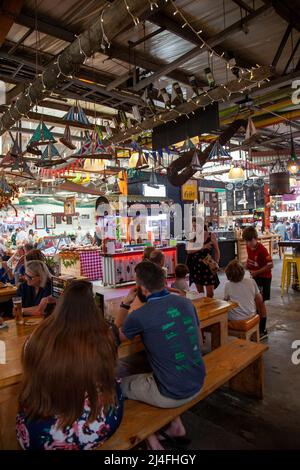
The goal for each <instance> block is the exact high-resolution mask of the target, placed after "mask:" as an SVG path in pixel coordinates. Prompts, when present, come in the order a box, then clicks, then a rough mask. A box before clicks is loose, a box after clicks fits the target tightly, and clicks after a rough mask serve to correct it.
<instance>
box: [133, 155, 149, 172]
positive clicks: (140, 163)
mask: <svg viewBox="0 0 300 470" xmlns="http://www.w3.org/2000/svg"><path fill="white" fill-rule="evenodd" d="M135 168H136V169H137V170H142V169H144V168H149V165H148V163H147V160H146V158H145V155H144V153H143V152H140V154H139V158H138V161H137V163H136V167H135Z"/></svg>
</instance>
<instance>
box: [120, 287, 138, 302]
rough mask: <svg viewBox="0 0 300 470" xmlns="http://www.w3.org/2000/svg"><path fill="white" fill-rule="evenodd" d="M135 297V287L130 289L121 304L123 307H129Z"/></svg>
mask: <svg viewBox="0 0 300 470" xmlns="http://www.w3.org/2000/svg"><path fill="white" fill-rule="evenodd" d="M136 295H137V287H136V286H134V287H132V288H131V289H130V291H129V292H128V294H127V295H126V297H124V299H123V303H124V304H125V305H131V304H132V302H133V301H134V299H135V298H136Z"/></svg>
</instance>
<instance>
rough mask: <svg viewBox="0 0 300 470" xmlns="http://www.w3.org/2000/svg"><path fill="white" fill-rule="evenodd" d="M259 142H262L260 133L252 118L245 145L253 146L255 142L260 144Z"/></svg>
mask: <svg viewBox="0 0 300 470" xmlns="http://www.w3.org/2000/svg"><path fill="white" fill-rule="evenodd" d="M259 140H260V136H259V133H258V131H257V129H256V127H255V125H254V123H253V121H252V119H251V117H249V119H248V124H247V129H246V135H245V140H244V144H248V145H251V144H253V143H254V142H258V141H259Z"/></svg>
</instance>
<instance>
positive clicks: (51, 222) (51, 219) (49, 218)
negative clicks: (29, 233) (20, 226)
mask: <svg viewBox="0 0 300 470" xmlns="http://www.w3.org/2000/svg"><path fill="white" fill-rule="evenodd" d="M55 227H56V224H55V216H54V215H52V214H47V215H46V228H55Z"/></svg>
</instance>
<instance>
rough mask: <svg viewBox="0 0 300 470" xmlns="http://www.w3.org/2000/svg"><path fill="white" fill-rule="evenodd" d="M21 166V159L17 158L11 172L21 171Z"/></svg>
mask: <svg viewBox="0 0 300 470" xmlns="http://www.w3.org/2000/svg"><path fill="white" fill-rule="evenodd" d="M20 165H21V161H20V158H15V160H14V163H13V165H12V167H11V171H14V170H16V171H20V169H21V166H20Z"/></svg>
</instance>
